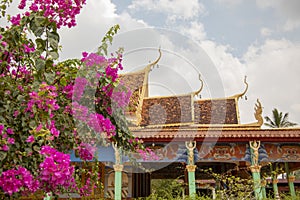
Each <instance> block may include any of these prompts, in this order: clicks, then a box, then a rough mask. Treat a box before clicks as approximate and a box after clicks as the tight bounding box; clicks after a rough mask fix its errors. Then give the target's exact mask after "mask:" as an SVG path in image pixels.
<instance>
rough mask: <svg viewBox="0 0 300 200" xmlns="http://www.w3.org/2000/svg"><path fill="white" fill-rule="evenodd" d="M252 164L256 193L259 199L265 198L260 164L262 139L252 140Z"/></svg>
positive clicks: (250, 143)
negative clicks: (259, 150) (259, 151)
mask: <svg viewBox="0 0 300 200" xmlns="http://www.w3.org/2000/svg"><path fill="white" fill-rule="evenodd" d="M249 145H250V153H251V166H250V170H251V173H252V178H253V187H254V194H255V198H256V199H257V200H261V199H263V191H262V187H261V178H260V168H261V166H260V165H258V160H259V153H258V149H259V147H260V141H250V142H249Z"/></svg>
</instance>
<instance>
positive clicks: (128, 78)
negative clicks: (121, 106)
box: [119, 71, 147, 113]
mask: <svg viewBox="0 0 300 200" xmlns="http://www.w3.org/2000/svg"><path fill="white" fill-rule="evenodd" d="M146 74H147V73H146V72H145V71H140V72H137V73H130V74H123V75H120V77H119V79H120V83H122V84H124V85H125V86H127V87H128V89H129V90H130V91H131V93H132V94H131V96H130V102H129V105H128V108H129V111H130V112H133V113H134V112H135V111H136V109H137V105H138V103H139V99H140V97H141V96H140V95H141V92H142V88H143V85H144V79H145V75H146ZM142 98H143V97H142Z"/></svg>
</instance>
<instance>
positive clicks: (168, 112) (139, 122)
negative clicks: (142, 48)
mask: <svg viewBox="0 0 300 200" xmlns="http://www.w3.org/2000/svg"><path fill="white" fill-rule="evenodd" d="M161 56H162V53H161V50H160V49H159V57H158V58H157V59H156V60H155V61H154V62H152V63H150V64H148V65H147V66H146V67H145V68H144V69H142V70H139V71H136V72H131V73H127V74H122V75H120V82H122V83H123V84H124V85H125V86H127V87H128V88H129V89H130V91H131V92H132V95H131V98H130V103H129V108H128V110H127V112H126V114H127V117H128V119H129V120H130V121H131V122H132V124H134V125H135V126H133V127H131V128H132V129H135V128H137V127H148V128H150V127H152V128H154V127H169V126H176V125H177V126H178V125H183V124H185V125H187V124H189V125H193V126H194V127H197V126H198V127H211V126H214V127H216V126H217V127H235V128H238V127H252V128H260V126H261V125H262V123H263V120H262V116H261V114H262V107H261V104H260V102H259V101H258V100H257V104H256V105H255V118H256V120H257V121H256V122H253V123H250V124H243V125H242V124H240V117H239V109H238V100H239V99H240V98H241V97H242V96H243V95H245V93H246V92H247V89H248V83H247V81H246V77H245V79H244V84H245V86H246V87H245V89H244V91H243V92H241V93H238V94H236V95H233V96H230V97H225V98H212V99H196V98H195V96H196V95H198V94H199V93H200V92H201V91H202V89H203V85H204V84H203V81H202V79H201V77H200V75H199V81H200V83H201V86H200V88H199V89H198V90H197V91H194V92H189V93H186V94H179V95H173V96H156V97H149V94H148V91H149V86H148V79H149V73H150V71H151V70H152V69H153V67H154V66H155V65H156V64H157V63H158V62H159V60H160V58H161Z"/></svg>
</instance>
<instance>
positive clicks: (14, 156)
mask: <svg viewBox="0 0 300 200" xmlns="http://www.w3.org/2000/svg"><path fill="white" fill-rule="evenodd" d="M11 2H12V0H5V1H1V3H0V9H1V14H2V17H0V20H5V17H7V18H6V19H7V21H8V23H9V25H8V26H6V27H0V50H1V51H0V199H6V198H10V199H16V198H19V197H20V196H21V195H23V196H24V195H28V194H32V193H34V192H36V191H42V192H44V193H47V192H51V193H52V194H54V195H58V194H61V193H65V192H67V193H70V192H75V193H79V194H81V195H82V196H86V195H89V194H90V192H91V189H92V186H93V185H94V186H97V187H100V181H99V178H100V177H99V174H98V168H97V165H95V167H93V168H91V169H90V170H84V169H82V168H79V169H76V170H75V167H74V166H73V165H72V164H71V162H70V153H71V152H75V154H76V156H78V157H80V158H81V160H83V161H91V160H93V161H96V160H97V153H101V152H97V151H96V150H97V146H98V145H101V144H103V143H111V142H114V143H117V144H118V146H119V147H123V150H126V151H130V150H133V151H138V152H141V153H142V155H144V156H147V153H148V152H149V151H148V150H147V149H145V148H144V147H143V145H142V142H141V141H140V140H139V139H138V138H135V137H133V136H132V134H131V133H130V131H129V130H128V128H127V121H126V119H125V117H124V115H123V112H122V111H123V109H124V107H125V106H126V105H127V103H128V100H129V97H130V91H127V90H126V88H125V89H123V87H121V86H120V84H119V82H118V72H119V70H121V69H122V51H118V52H115V53H114V54H111V55H110V56H107V53H108V52H107V47H108V45H109V44H110V43H111V42H112V39H113V36H114V35H115V34H116V33H117V31H118V29H119V26H118V25H116V26H114V27H112V28H111V29H110V30H109V31H108V32H107V34H106V35H105V36H104V38H103V40H102V44H101V45H100V47H99V49H98V51H97V52H95V53H86V52H84V53H83V57H82V58H81V59H72V60H65V61H61V62H58V58H59V50H60V48H61V46H60V43H59V42H60V35H59V32H58V30H59V29H60V28H61V27H63V26H67V27H69V28H70V27H74V26H76V20H75V17H76V16H77V15H78V14H79V13H80V10H81V8H82V7H83V6H84V4H85V0H68V1H65V0H52V1H44V0H34V1H33V0H32V1H31V0H21V2H20V4H19V6H18V8H19V9H21V10H24V9H27V10H26V11H24V12H23V13H22V14H17V15H15V16H10V15H7V13H6V8H7V7H8V6H9V5H10V3H11ZM74 45H76V44H74ZM83 174H84V175H85V177H87V178H86V180H85V181H84V182H83V183H82V179H81V175H83Z"/></svg>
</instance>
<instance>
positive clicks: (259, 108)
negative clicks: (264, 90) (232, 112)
mask: <svg viewBox="0 0 300 200" xmlns="http://www.w3.org/2000/svg"><path fill="white" fill-rule="evenodd" d="M254 111H255V113H254V117H255V119H256V120H257V123H258V125H259V126H262V125H263V123H264V119H263V117H262V106H261V103H260V101H259V99H257V100H256V104H255V107H254Z"/></svg>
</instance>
